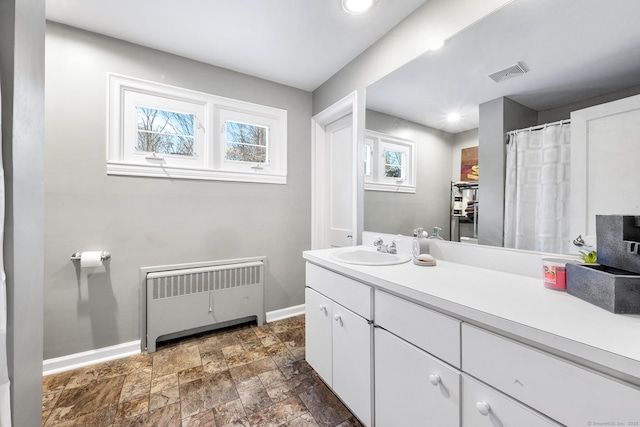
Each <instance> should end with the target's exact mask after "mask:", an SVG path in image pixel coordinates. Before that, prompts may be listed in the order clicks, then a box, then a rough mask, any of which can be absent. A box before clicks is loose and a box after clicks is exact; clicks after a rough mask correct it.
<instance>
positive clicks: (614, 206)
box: [571, 95, 640, 246]
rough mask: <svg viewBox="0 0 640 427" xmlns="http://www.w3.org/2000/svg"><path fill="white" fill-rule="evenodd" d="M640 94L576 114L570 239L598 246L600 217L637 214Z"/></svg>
mask: <svg viewBox="0 0 640 427" xmlns="http://www.w3.org/2000/svg"><path fill="white" fill-rule="evenodd" d="M638 135H640V95H636V96H631V97H629V98H624V99H620V100H618V101H613V102H608V103H606V104H601V105H596V106H594V107H590V108H585V109H583V110H578V111H574V112H573V113H571V236H572V238H574V237H576V236H578V235H579V234H581V235H582V236H583V238H584V239H585V241H587V243H590V244H592V245H594V246H595V235H596V214H597V215H637V214H638V212H640V191H638V180H637V177H636V176H635V171H636V170H637V169H638V160H639V159H640V143H638Z"/></svg>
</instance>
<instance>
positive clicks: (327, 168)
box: [311, 92, 362, 249]
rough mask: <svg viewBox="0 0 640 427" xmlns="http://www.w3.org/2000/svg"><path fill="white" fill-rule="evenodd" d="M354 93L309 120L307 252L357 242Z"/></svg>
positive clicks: (357, 182) (356, 150)
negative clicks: (309, 233)
mask: <svg viewBox="0 0 640 427" xmlns="http://www.w3.org/2000/svg"><path fill="white" fill-rule="evenodd" d="M355 107H356V93H355V92H354V93H352V94H350V95H348V96H347V97H345V98H343V99H342V100H340V101H338V102H337V103H335V104H333V105H332V106H331V107H329V108H327V109H325V110H324V111H322V112H320V113H318V114H317V115H315V116H314V117H313V118H312V160H311V163H312V171H311V188H312V195H311V205H312V206H311V211H312V213H311V216H312V218H311V224H312V225H311V226H312V232H311V248H312V249H325V248H331V247H341V246H352V245H355V244H358V243H359V241H360V238H359V234H360V233H361V232H362V230H360V229H359V227H358V214H359V209H358V197H357V194H358V185H359V181H362V180H361V179H360V180H359V179H358V168H357V165H358V163H357V161H358V159H359V158H360V157H362V156H358V149H357V147H358V144H357V126H356V114H355Z"/></svg>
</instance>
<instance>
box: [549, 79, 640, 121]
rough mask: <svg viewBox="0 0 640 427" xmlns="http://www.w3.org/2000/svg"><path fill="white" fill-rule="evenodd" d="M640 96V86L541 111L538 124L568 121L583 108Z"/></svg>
mask: <svg viewBox="0 0 640 427" xmlns="http://www.w3.org/2000/svg"><path fill="white" fill-rule="evenodd" d="M638 94H640V86H633V87H630V88H627V89H624V90H619V91H616V92H612V93H608V94H606V95H602V96H596V97H594V98H589V99H586V100H584V101H580V102H574V103H572V104H567V105H563V106H561V107H557V108H552V109H549V110H544V111H540V112H538V124H544V123H552V122H557V121H559V120H566V119H569V118H570V117H571V112H572V111H576V110H582V109H583V108H588V107H593V106H594V105H600V104H604V103H606V102H611V101H616V100H618V99H622V98H627V97H629V96H633V95H638Z"/></svg>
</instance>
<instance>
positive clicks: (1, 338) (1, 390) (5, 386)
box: [0, 91, 11, 427]
mask: <svg viewBox="0 0 640 427" xmlns="http://www.w3.org/2000/svg"><path fill="white" fill-rule="evenodd" d="M1 100H2V92H1V91H0V147H1V146H2V102H1ZM2 242H4V169H3V167H2V156H1V155H0V427H11V399H10V390H9V387H10V384H9V371H8V368H7V286H6V276H5V275H4V253H3V250H2V248H3V244H2Z"/></svg>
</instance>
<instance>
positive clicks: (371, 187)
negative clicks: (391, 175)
mask: <svg viewBox="0 0 640 427" xmlns="http://www.w3.org/2000/svg"><path fill="white" fill-rule="evenodd" d="M364 189H365V190H368V191H386V192H389V193H409V194H415V192H416V186H415V185H407V184H381V183H375V182H365V183H364Z"/></svg>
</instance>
